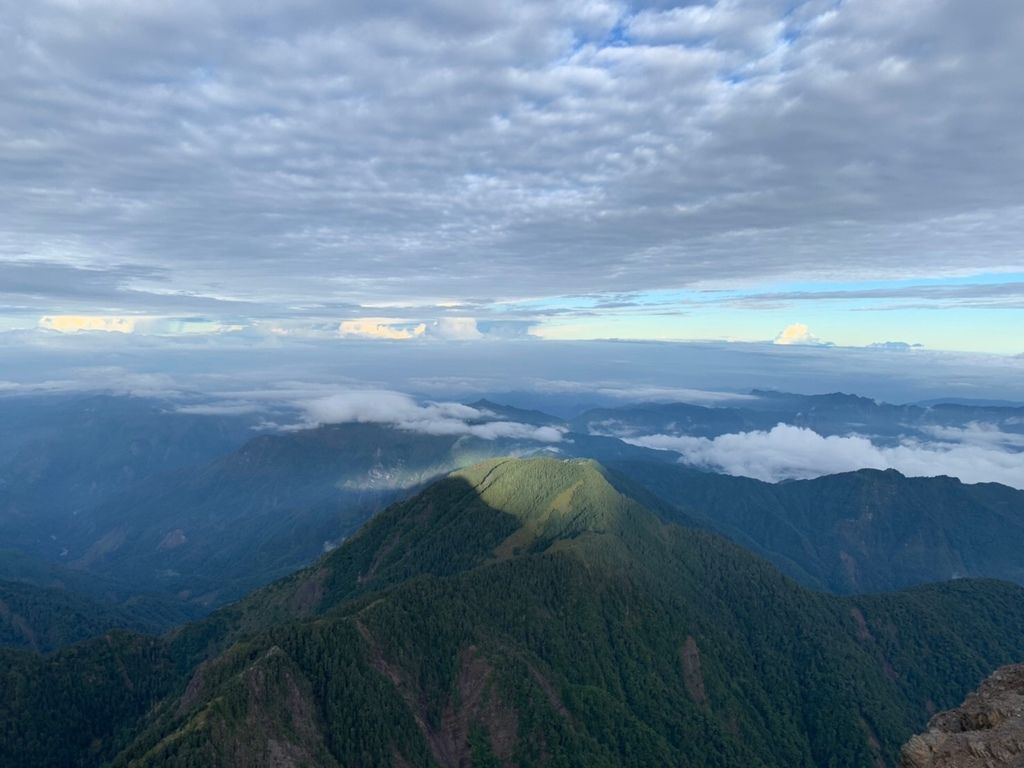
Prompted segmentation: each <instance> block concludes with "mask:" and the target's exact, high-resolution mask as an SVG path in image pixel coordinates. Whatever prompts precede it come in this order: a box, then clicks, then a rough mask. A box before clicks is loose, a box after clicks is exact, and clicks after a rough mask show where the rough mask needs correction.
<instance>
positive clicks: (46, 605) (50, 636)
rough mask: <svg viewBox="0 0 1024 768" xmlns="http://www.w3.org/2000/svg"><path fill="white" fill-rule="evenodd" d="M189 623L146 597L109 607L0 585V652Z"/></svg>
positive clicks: (69, 596)
mask: <svg viewBox="0 0 1024 768" xmlns="http://www.w3.org/2000/svg"><path fill="white" fill-rule="evenodd" d="M188 618H190V617H189V615H188V614H187V613H184V612H183V611H182V610H181V609H180V607H178V606H175V605H173V604H171V605H168V604H167V603H165V602H163V601H159V600H155V599H152V598H147V597H135V598H132V599H130V600H128V601H127V602H125V603H123V604H110V603H106V602H101V601H99V600H94V599H92V598H90V597H87V596H85V595H82V594H78V593H75V592H68V591H66V590H63V589H55V588H47V587H38V586H35V585H32V584H25V583H20V582H12V581H0V646H4V647H8V648H25V649H31V650H35V651H40V652H43V653H46V652H49V651H53V650H56V649H57V648H61V647H63V646H65V645H70V644H72V643H77V642H79V641H81V640H86V639H88V638H90V637H96V636H97V635H102V634H103V633H104V632H107V631H109V630H111V629H118V628H120V629H131V630H134V631H137V632H153V633H156V632H160V631H162V630H164V629H167V628H168V627H171V626H173V625H175V624H179V623H181V622H183V621H186V620H187V619H188Z"/></svg>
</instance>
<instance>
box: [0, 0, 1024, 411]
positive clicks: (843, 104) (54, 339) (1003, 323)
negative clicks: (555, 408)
mask: <svg viewBox="0 0 1024 768" xmlns="http://www.w3.org/2000/svg"><path fill="white" fill-rule="evenodd" d="M1021 39H1024V5H1021V4H1020V3H1019V2H1018V1H1017V0H985V1H984V2H979V3H965V2H962V0H838V1H837V0H808V1H807V2H797V1H795V0H718V1H717V2H711V1H710V0H709V1H708V2H705V3H700V2H677V3H672V2H635V3H628V2H611V1H609V0H563V1H561V2H559V1H556V0H543V1H542V2H534V1H533V0H515V1H514V2H513V1H511V0H510V1H509V2H506V1H505V0H494V1H493V2H488V3H480V2H471V1H469V0H416V2H406V1H405V0H374V2H352V1H350V2H345V1H344V0H340V1H339V0H331V2H327V1H326V0H325V1H323V2H321V1H320V0H288V2H284V0H264V1H263V2H259V3H253V2H242V1H241V0H221V1H220V2H211V0H201V1H200V0H177V1H176V2H173V3H171V2H157V0H35V1H34V2H30V3H25V2H15V1H14V0H0V104H2V108H0V337H2V339H0V351H4V353H5V359H6V361H7V362H6V365H5V363H4V362H3V360H0V380H4V381H8V382H9V383H10V386H12V387H13V386H15V385H18V384H20V383H24V380H25V379H26V378H27V377H29V375H30V374H29V373H27V372H29V371H31V372H33V373H32V374H31V375H36V374H38V375H37V378H38V379H39V380H40V381H42V380H51V379H52V380H55V379H54V377H57V378H59V377H60V376H75V375H79V374H76V373H74V371H75V370H79V371H81V370H82V369H81V368H75V367H74V365H73V364H72V362H69V361H73V360H76V359H81V360H85V359H86V358H89V357H90V356H92V355H93V354H94V353H95V354H97V355H99V356H100V358H102V360H103V364H102V365H93V366H92V369H95V370H108V371H109V370H122V369H127V368H130V369H131V370H132V371H133V373H134V374H138V375H143V374H145V375H149V374H155V373H160V371H155V370H153V369H154V368H159V365H160V362H159V361H160V360H163V361H164V365H165V366H166V367H167V368H168V370H167V371H163V372H164V373H169V374H177V373H181V370H184V369H187V373H188V375H190V376H191V375H192V374H194V373H195V372H197V371H199V370H201V369H202V368H203V366H204V363H203V362H202V358H203V356H204V355H206V360H207V363H205V365H213V363H214V361H215V360H221V359H224V358H225V357H228V358H231V357H233V356H236V355H241V354H243V352H244V350H249V351H250V353H251V354H253V355H261V356H264V357H266V356H271V357H274V356H276V359H277V360H278V361H279V365H288V364H290V363H289V362H288V361H293V360H294V359H297V357H295V356H299V357H301V355H300V354H299V350H301V351H302V354H306V355H307V357H303V358H302V359H303V360H306V361H307V362H306V363H304V364H306V365H308V364H309V361H311V360H317V359H321V358H322V357H325V356H326V357H328V358H330V359H332V360H335V361H337V360H344V359H348V358H352V359H354V360H355V359H358V360H360V361H371V360H378V359H383V358H384V357H388V359H389V362H388V363H387V366H384V367H386V368H387V370H388V371H389V372H390V371H393V370H398V366H399V365H400V363H401V361H402V360H407V359H417V360H430V359H433V358H438V359H450V360H455V359H456V358H458V360H459V361H462V363H460V364H459V365H461V366H462V367H458V366H456V367H455V368H453V369H452V370H450V371H448V376H449V377H456V376H462V375H465V376H467V377H474V376H476V377H477V378H479V376H477V374H478V373H480V372H479V371H476V369H475V368H474V367H473V366H474V365H476V364H475V363H473V364H470V363H468V362H466V361H468V360H470V359H471V358H473V357H475V358H476V359H486V360H496V359H500V360H501V361H503V362H502V363H501V364H502V365H504V366H506V367H507V368H513V367H516V366H518V367H519V368H522V367H523V366H524V365H527V361H529V360H544V361H545V363H544V365H540V364H538V373H537V375H536V377H535V378H538V379H544V380H546V381H547V380H564V379H565V378H566V376H567V374H566V372H565V371H564V370H562V368H564V365H562V364H561V363H559V362H558V360H557V359H556V358H558V357H559V356H565V355H569V356H575V357H576V358H578V359H579V361H580V362H579V364H578V366H577V370H576V371H575V372H572V371H570V372H569V373H570V374H573V373H574V374H575V375H570V376H568V378H571V379H573V380H577V379H579V380H582V379H584V378H586V377H587V376H590V377H591V378H592V379H593V380H594V381H601V380H604V379H608V380H613V381H619V382H621V381H627V382H631V383H632V384H636V383H637V381H638V379H637V376H636V374H633V375H631V376H630V377H625V378H622V377H619V378H617V374H616V373H615V371H614V370H612V369H613V368H614V366H610V367H609V365H606V366H604V367H598V368H594V366H593V365H591V363H590V362H588V361H589V359H590V358H588V355H589V356H592V357H593V358H594V360H595V361H597V360H601V359H602V358H601V354H603V352H602V353H599V352H597V351H596V350H606V349H607V348H606V347H598V346H593V345H591V346H586V345H577V346H575V347H567V346H565V344H567V343H570V342H581V341H584V340H600V339H619V340H629V341H633V342H638V343H640V342H655V341H657V342H668V341H673V342H688V343H689V344H690V346H689V348H688V351H676V352H673V353H672V355H676V356H677V357H678V359H680V360H684V359H685V360H691V359H695V358H693V355H694V354H696V352H697V351H700V350H704V351H705V352H706V353H707V355H706V357H705V358H704V359H705V360H706V361H712V362H715V363H716V364H719V363H722V361H723V360H724V359H725V358H728V359H729V360H732V359H733V358H735V357H736V356H737V355H741V353H742V354H744V355H746V357H745V358H744V360H745V362H744V363H743V365H742V366H740V365H739V364H737V366H734V368H732V369H730V368H729V366H728V365H725V366H724V367H723V368H721V369H720V371H719V372H718V374H717V375H715V376H713V377H709V376H693V377H691V378H694V379H695V381H694V382H691V383H694V384H700V385H707V386H712V385H713V386H723V385H725V386H732V387H733V388H739V387H740V386H741V384H742V385H745V384H747V383H748V379H749V378H754V377H747V376H746V375H745V374H744V375H738V376H737V377H736V378H734V379H730V378H729V375H728V374H729V371H730V370H736V369H738V368H743V370H752V371H757V370H761V371H763V377H764V378H766V379H768V380H769V381H778V383H780V384H785V383H789V384H791V385H793V386H792V387H791V388H793V389H798V390H803V391H806V390H815V389H822V388H825V387H826V386H828V385H831V384H832V383H833V382H837V381H840V380H841V379H842V378H843V376H846V377H848V378H849V380H850V383H851V384H854V385H857V386H860V387H861V388H862V389H869V390H870V389H872V388H874V389H875V390H876V391H878V392H880V393H882V394H891V395H893V396H899V395H903V396H908V397H909V396H912V395H915V394H924V393H933V392H934V391H935V390H937V389H938V388H940V387H941V386H946V387H947V389H949V390H950V394H960V393H962V392H966V391H970V392H971V393H972V394H975V395H992V396H1000V397H1007V396H1009V395H1012V394H1013V392H1014V387H1015V386H1017V385H1019V382H1020V378H1019V375H1020V372H1021V366H1020V365H1019V360H1020V358H1019V356H1020V355H1022V354H1024V333H1022V332H1021V329H1022V328H1024V322H1022V318H1024V313H1022V310H1024V192H1022V190H1024V142H1021V141H1020V137H1021V136H1024V99H1022V98H1021V92H1020V84H1019V73H1020V72H1021V71H1024V46H1021V45H1020V44H1019V41H1020V40H1021ZM99 337H102V338H99ZM107 337H123V338H118V339H116V340H111V339H108V338H107ZM183 340H184V341H183ZM373 344H377V345H379V350H380V351H377V349H376V348H374V347H372V346H368V345H373ZM451 344H456V345H460V344H468V345H471V346H472V347H473V348H474V350H475V351H472V352H466V351H465V350H464V349H463V348H462V347H459V348H458V349H459V350H460V351H458V352H457V353H456V352H448V351H445V352H444V353H441V352H438V351H437V350H439V349H441V347H444V348H445V349H446V350H447V349H448V347H447V346H445V345H451ZM431 345H433V346H431ZM486 345H493V346H492V347H490V348H487V347H486ZM528 345H530V346H528ZM532 345H537V348H536V349H535V348H534V346H532ZM544 345H548V346H547V347H544ZM729 345H735V346H733V347H732V348H731V351H730V348H729ZM684 346H685V345H684ZM186 347H187V348H188V349H189V350H191V352H190V357H189V363H188V365H187V366H184V365H182V367H181V368H180V369H175V370H171V368H172V367H173V365H174V363H173V361H175V360H178V359H180V358H181V355H182V354H183V353H182V352H181V350H182V349H185V348H186ZM789 347H800V348H802V349H804V351H805V352H806V355H807V356H803V357H801V355H803V354H804V353H803V352H800V353H795V352H794V353H792V354H790V353H787V352H786V350H785V349H783V348H789ZM854 348H856V349H859V350H863V352H860V351H850V350H852V349H854ZM487 349H489V351H487ZM570 349H572V350H575V351H572V352H568V351H567V350H570ZM615 349H617V350H619V351H622V350H627V352H623V353H622V354H623V355H624V356H625V357H627V358H630V356H631V355H632V357H631V358H630V359H632V360H634V363H635V364H636V365H653V362H652V360H653V359H655V358H657V355H653V356H652V355H650V354H648V352H646V351H644V352H643V353H642V354H641V353H640V352H636V350H638V349H642V350H648V349H650V348H649V347H630V346H628V345H625V344H620V346H618V347H616V348H615ZM657 349H662V348H661V347H657ZM113 350H120V351H119V352H115V351H113ZM410 350H413V351H410ZM431 350H433V351H431ZM709 350H711V351H709ZM721 350H726V351H725V352H722V351H721ZM944 350H945V351H950V354H949V355H947V356H946V357H942V356H941V355H939V352H941V351H944ZM924 352H927V353H928V354H929V355H931V356H929V357H927V358H925V357H921V356H920V355H918V357H916V358H908V357H907V356H906V355H904V356H903V357H897V355H900V354H903V353H909V354H915V353H924ZM932 353H935V354H932ZM615 354H619V353H618V352H616V353H615ZM659 354H664V353H659ZM672 355H669V357H670V358H671V359H676V358H673V357H672ZM965 355H966V357H965ZM446 356H447V357H446ZM730 356H731V357H730ZM971 356H974V357H971ZM768 357H771V359H772V360H773V361H774V362H772V363H771V364H767V363H763V361H764V360H766V359H767V358H768ZM129 358H130V360H129ZM262 359H263V358H261V360H262ZM737 359H738V358H737ZM810 359H813V360H815V361H816V362H815V363H814V365H813V366H812V367H813V370H814V372H815V373H814V375H815V376H817V378H816V379H814V380H813V381H808V380H807V379H806V378H805V377H806V375H807V372H808V368H807V367H806V364H805V363H806V360H810ZM126 360H127V361H128V362H126ZM908 360H913V363H908V362H907V361H908ZM15 361H17V362H15ZM46 361H50V363H51V364H50V365H49V367H47V365H46V364H45V363H46ZM785 361H789V362H788V363H786V365H789V367H788V368H786V365H784V364H783V363H784V362H785ZM799 361H803V362H799ZM893 361H896V362H893ZM925 361H927V362H926V363H925ZM935 361H939V362H935ZM965 361H971V362H966V363H965ZM798 362H799V364H798ZM83 364H84V363H83ZM263 364H264V363H262V362H259V364H257V361H256V360H255V358H254V359H252V360H250V362H249V364H248V367H247V370H250V371H253V370H258V368H259V365H263ZM361 365H363V363H354V367H355V368H357V369H358V368H359V367H360V366H361ZM382 365H383V364H382ZM453 365H454V363H453ZM595 365H596V363H595ZM759 365H760V366H761V368H760V369H758V366H759ZM69 366H70V367H69ZM545 366H546V367H545ZM772 366H775V367H774V368H773V367H772ZM901 366H903V367H907V366H910V367H913V368H917V369H922V368H923V369H928V370H930V371H932V375H933V376H934V377H935V378H934V380H933V381H931V383H929V384H927V385H920V386H917V385H915V386H916V387H917V388H916V389H915V388H914V386H911V385H910V384H908V383H907V382H908V381H910V380H911V379H912V380H913V381H914V382H918V383H920V380H921V378H922V377H923V376H925V375H926V373H927V371H922V370H914V371H905V370H904V371H902V372H899V373H898V375H897V374H895V373H893V374H892V375H890V373H891V372H892V371H898V369H900V367H901ZM958 366H959V367H958ZM965 366H967V367H970V366H974V369H975V370H964V367H965ZM343 367H344V366H342V368H343ZM364 367H365V366H364ZM426 367H428V368H430V369H431V371H432V372H431V374H430V376H435V377H436V376H440V375H441V373H436V372H433V368H436V367H437V366H429V365H428V366H426ZM654 367H656V366H654ZM783 368H785V370H786V374H785V376H783V375H782V374H781V373H777V372H776V371H781V370H783ZM44 369H45V370H44ZM380 370H382V368H378V369H374V370H372V371H367V372H366V376H367V377H368V378H373V377H374V376H376V377H377V378H382V377H383V378H387V377H388V376H391V373H388V374H387V376H385V375H384V374H381V373H380ZM989 370H993V371H997V372H996V373H995V374H993V375H992V376H991V377H990V380H991V382H992V384H991V386H990V387H989V388H988V389H986V388H985V387H984V386H982V384H981V383H980V382H979V381H978V379H979V378H981V379H984V378H985V374H982V373H978V371H989ZM952 371H959V372H958V373H956V374H955V375H954V374H952V373H950V372H952ZM865 372H868V373H870V372H875V373H877V375H878V376H879V377H882V378H880V379H878V380H865V378H866V377H867V376H868V373H865ZM521 373H522V372H521V371H519V372H517V375H518V374H521ZM396 375H397V374H396ZM885 376H889V378H888V379H885V378H884V377H885ZM958 376H959V378H958ZM403 377H404V378H406V379H411V378H416V376H415V372H406V373H404V374H403ZM773 377H774V378H773ZM802 377H803V378H802ZM278 378H280V376H279V377H278ZM421 378H422V377H421ZM519 378H524V376H522V375H520V376H519ZM676 378H678V376H677V377H676ZM684 378H685V377H684ZM696 379H700V381H696ZM705 379H708V380H707V381H705ZM710 379H714V380H713V381H712V380H710ZM883 379H884V382H883V383H879V382H880V381H882V380H883ZM645 382H646V384H645V385H650V386H668V385H673V383H674V385H676V386H689V384H687V383H685V382H683V383H680V382H673V377H672V375H670V374H669V373H668V372H665V373H664V374H655V373H652V374H651V375H650V376H649V377H647V379H645ZM873 382H874V383H873ZM1015 382H1016V383H1017V384H1015ZM845 388H846V389H855V387H854V386H849V387H845ZM1022 397H1024V396H1022ZM1018 399H1021V398H1018Z"/></svg>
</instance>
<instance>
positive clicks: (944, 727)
mask: <svg viewBox="0 0 1024 768" xmlns="http://www.w3.org/2000/svg"><path fill="white" fill-rule="evenodd" d="M901 758H902V759H901V765H902V766H903V768H1024V664H1014V665H1011V666H1006V667H1002V668H1001V669H998V670H996V671H995V672H994V673H993V674H992V675H991V677H989V678H988V679H987V680H986V681H985V682H984V683H982V684H981V686H980V687H979V688H978V690H976V691H975V692H974V693H972V694H970V695H969V696H968V697H967V698H966V699H965V700H964V703H963V704H961V705H960V707H958V708H957V709H951V710H949V711H948V712H940V713H939V714H937V715H935V717H933V718H932V719H931V721H930V722H929V723H928V730H927V732H925V733H923V734H921V735H919V736H914V737H912V738H911V739H910V741H908V742H907V743H906V744H905V745H904V746H903V751H902V755H901Z"/></svg>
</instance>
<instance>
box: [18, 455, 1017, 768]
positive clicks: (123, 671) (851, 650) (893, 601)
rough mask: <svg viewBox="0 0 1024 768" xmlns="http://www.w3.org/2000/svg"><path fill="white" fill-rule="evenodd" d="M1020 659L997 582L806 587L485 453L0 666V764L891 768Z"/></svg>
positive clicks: (554, 468) (727, 547)
mask: <svg viewBox="0 0 1024 768" xmlns="http://www.w3.org/2000/svg"><path fill="white" fill-rule="evenodd" d="M1021 657H1024V590H1021V589H1020V588H1017V587H1014V586H1012V585H1008V584H1005V583H1000V582H984V581H963V582H956V583H954V584H949V585H940V586H936V587H924V588H918V589H916V590H913V591H911V592H908V593H903V594H893V595H885V596H881V597H863V598H841V597H831V596H828V595H824V594H820V593H814V592H809V591H807V590H805V589H804V588H802V587H800V586H798V585H797V584H796V583H794V582H793V581H790V580H789V579H788V578H786V577H785V576H783V575H781V574H780V573H778V572H777V571H776V570H775V569H774V568H773V567H772V566H770V565H769V564H768V563H767V562H765V561H763V560H761V559H759V558H758V557H756V556H753V555H750V554H749V553H747V552H746V551H744V550H743V549H741V548H739V547H738V546H736V545H734V544H732V543H730V542H729V541H727V540H725V539H723V538H721V537H720V536H718V535H716V534H714V533H710V532H707V531H703V530H698V529H693V528H684V527H680V526H676V525H670V524H664V523H663V522H661V520H659V519H658V518H657V517H656V516H655V515H654V514H652V513H651V512H650V511H648V510H647V509H646V508H645V507H643V506H642V505H641V504H640V503H638V502H637V501H636V500H634V499H632V498H629V497H627V496H624V495H622V494H621V493H620V492H618V491H617V490H616V489H615V488H614V487H613V486H612V485H611V484H610V483H609V482H608V480H607V478H606V476H605V474H604V472H603V470H602V469H601V468H600V467H599V466H598V465H596V464H594V463H593V462H586V461H567V462H564V461H556V460H551V459H530V460H493V461H489V462H486V463H484V464H481V465H477V466H474V467H472V468H470V469H468V470H465V471H463V472H460V473H456V474H455V475H453V476H451V477H449V478H447V479H445V480H442V481H439V482H437V483H435V484H433V485H431V486H430V487H429V488H427V489H426V490H425V491H424V492H422V493H420V494H419V495H417V496H416V497H414V498H413V499H410V500H409V501H406V502H402V503H400V504H397V505H395V506H393V507H391V508H390V509H388V510H386V511H385V512H383V513H381V514H380V515H378V516H377V517H376V518H375V519H374V520H373V521H372V522H371V523H369V524H368V525H367V526H366V527H365V528H364V529H363V530H362V531H361V532H360V533H359V534H358V535H357V536H355V537H353V538H352V539H350V540H349V541H348V542H346V543H345V545H344V546H342V547H341V548H340V549H339V550H337V551H336V552H333V553H331V554H329V555H327V556H326V557H324V558H323V559H322V560H321V561H319V562H318V563H317V564H315V565H314V566H313V567H311V568H309V569H307V570H305V571H301V572H299V573H297V574H295V575H293V576H291V577H289V578H287V579H285V580H283V581H281V582H278V583H276V584H274V585H271V586H270V587H268V588H266V589H264V590H261V591H259V592H256V593H254V594H253V595H251V596H250V597H249V598H246V599H245V600H243V601H241V602H240V603H237V604H235V605H232V606H228V607H227V608H225V609H223V610H221V611H218V612H217V613H215V614H213V615H211V616H210V617H208V618H207V619H204V620H202V621H200V622H197V623H194V624H191V625H188V626H187V627H184V628H183V629H181V630H180V631H177V632H175V633H173V634H172V635H171V636H168V637H167V638H165V639H164V640H162V641H147V640H141V639H140V640H136V641H132V640H131V638H130V637H129V636H125V635H114V636H112V637H111V638H101V639H98V640H95V641H90V642H87V643H84V644H81V645H79V646H76V647H75V648H73V649H70V650H68V651H64V652H60V653H58V654H55V655H54V656H52V657H49V658H46V659H40V658H39V657H37V656H33V655H31V654H13V653H12V654H8V655H7V657H6V658H5V661H6V662H7V663H6V664H5V666H4V668H3V670H4V671H3V672H2V673H0V674H2V676H3V677H2V679H0V692H2V693H0V714H2V726H0V728H2V730H0V733H3V734H4V738H3V739H2V740H0V763H6V762H10V760H11V759H12V758H13V756H15V755H17V759H18V764H19V765H24V766H32V765H52V764H63V765H99V764H101V763H103V762H104V761H108V760H109V761H112V762H113V764H114V765H117V766H192V765H202V766H208V765H251V766H261V765H265V766H270V765H304V764H305V765H325V766H331V765H344V766H349V765H364V766H370V765H405V766H437V765H440V766H459V765H474V766H489V765H552V766H575V765H578V766H618V765H635V766H648V765H681V766H786V767H787V768H789V767H791V766H808V768H810V767H811V766H814V767H815V768H816V767H817V766H835V767H838V766H867V765H892V764H893V761H894V760H895V759H896V754H897V750H898V748H899V746H900V744H901V743H902V742H903V741H904V740H905V739H906V738H907V737H908V736H909V735H910V734H911V733H913V732H915V731H916V730H919V729H920V728H921V726H922V725H923V724H924V723H925V721H926V720H927V717H928V714H929V712H930V711H933V710H935V709H936V708H943V707H947V706H951V705H953V704H955V703H957V702H958V701H959V700H960V699H961V698H962V696H963V694H964V693H965V692H966V691H967V690H969V689H970V688H972V687H973V686H975V685H977V683H978V682H979V681H980V680H981V679H982V678H983V677H984V676H985V675H986V674H988V673H989V672H990V671H991V670H992V669H994V668H995V667H996V666H998V665H1000V664H1002V663H1006V662H1007V661H1010V660H1013V659H1016V658H1021ZM44 689H45V690H49V691H52V692H53V693H54V695H57V696H60V701H61V707H62V708H61V719H60V722H59V724H58V723H57V722H51V720H50V718H49V715H48V713H49V711H50V709H49V707H50V703H49V702H47V701H46V696H45V695H44V694H41V693H40V691H42V690H44ZM121 689H124V691H125V692H126V696H125V697H124V698H119V697H118V696H117V692H118V691H119V690H121ZM15 750H16V751H15Z"/></svg>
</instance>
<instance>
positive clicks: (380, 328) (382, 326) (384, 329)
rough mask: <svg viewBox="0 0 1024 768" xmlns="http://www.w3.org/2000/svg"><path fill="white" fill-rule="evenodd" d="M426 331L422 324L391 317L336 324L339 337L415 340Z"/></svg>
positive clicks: (368, 318) (366, 318) (364, 318)
mask: <svg viewBox="0 0 1024 768" xmlns="http://www.w3.org/2000/svg"><path fill="white" fill-rule="evenodd" d="M426 330H427V326H426V325H424V324H423V323H410V322H409V321H407V320H401V319H398V318H393V317H363V318H359V319H357V320H343V321H342V322H341V323H339V324H338V335H339V336H360V337H363V338H371V339H392V340H401V339H415V338H417V337H418V336H422V335H423V334H424V333H425V332H426Z"/></svg>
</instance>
